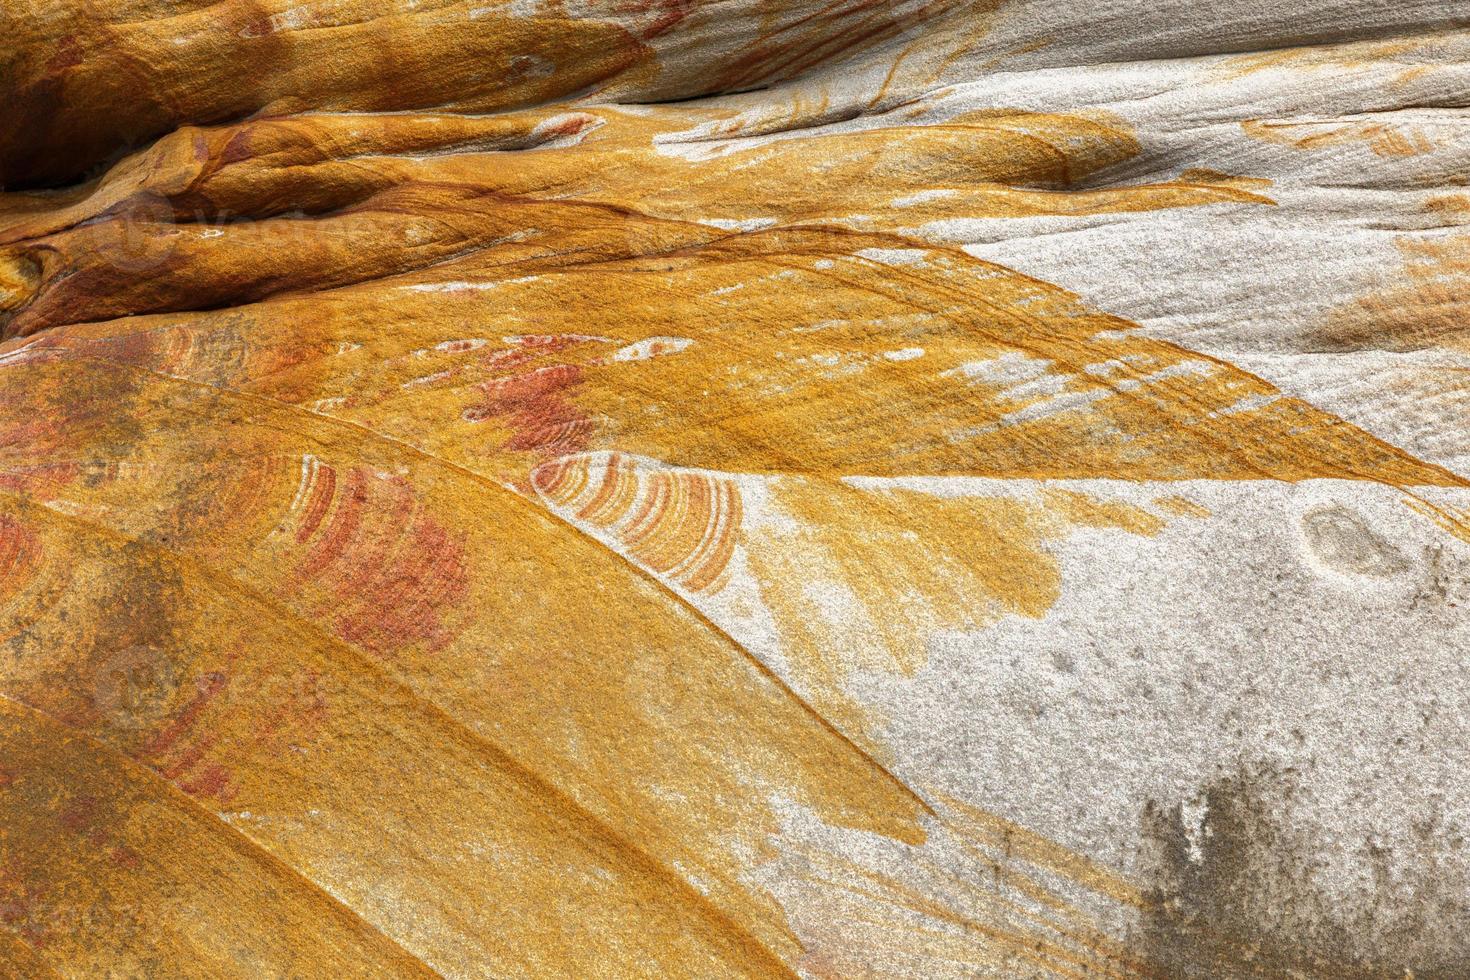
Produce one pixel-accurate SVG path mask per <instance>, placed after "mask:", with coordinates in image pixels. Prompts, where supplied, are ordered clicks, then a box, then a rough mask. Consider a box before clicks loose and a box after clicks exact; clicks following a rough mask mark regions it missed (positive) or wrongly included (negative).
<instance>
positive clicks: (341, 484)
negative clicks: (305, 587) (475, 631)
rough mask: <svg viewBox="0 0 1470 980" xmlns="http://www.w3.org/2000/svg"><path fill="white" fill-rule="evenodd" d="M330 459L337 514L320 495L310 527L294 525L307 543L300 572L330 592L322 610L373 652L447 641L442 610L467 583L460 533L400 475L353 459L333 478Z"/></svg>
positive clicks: (323, 481) (330, 499)
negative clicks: (318, 510)
mask: <svg viewBox="0 0 1470 980" xmlns="http://www.w3.org/2000/svg"><path fill="white" fill-rule="evenodd" d="M330 469H331V467H329V466H327V465H325V464H323V465H322V466H321V467H320V472H319V474H318V478H317V483H318V486H319V487H322V488H326V489H323V490H322V491H321V498H322V499H323V500H325V501H326V503H324V504H321V505H320V506H321V507H322V509H323V510H328V509H329V510H330V517H328V518H327V519H325V520H323V519H322V517H321V516H320V515H318V514H316V513H315V510H316V508H317V506H318V504H317V501H316V500H315V499H314V500H312V501H311V502H309V503H308V510H307V512H306V516H305V518H304V520H303V523H302V525H301V529H302V530H306V533H304V534H303V533H301V530H298V533H297V541H298V543H302V544H307V548H306V554H305V555H303V556H302V558H301V560H300V562H299V563H298V565H297V569H296V578H297V581H298V582H301V583H310V584H311V585H313V586H314V587H316V588H317V589H320V590H321V591H322V592H323V593H324V594H325V596H327V597H328V598H327V599H326V600H325V601H321V602H318V603H317V614H318V615H319V616H322V617H324V618H330V620H331V621H332V624H333V630H334V632H335V633H336V635H337V636H338V637H339V638H340V639H342V640H345V641H346V642H348V643H351V644H353V645H355V646H359V647H362V648H363V649H365V650H368V651H371V652H373V653H376V654H390V653H392V652H394V651H396V650H399V649H402V648H403V647H407V646H411V645H414V644H418V643H422V644H424V645H426V646H427V647H428V648H429V649H430V650H438V649H442V648H443V647H444V646H445V645H446V644H448V643H449V641H450V640H451V639H452V638H453V636H452V632H451V631H450V630H449V629H448V628H447V627H446V626H445V624H444V622H443V620H442V618H441V613H442V611H443V610H444V609H446V608H449V607H452V606H454V605H456V604H458V603H459V602H461V601H462V600H463V599H464V598H465V596H466V595H467V593H468V577H467V575H466V572H465V569H464V550H463V547H462V545H461V544H460V542H459V540H458V539H457V538H456V537H455V536H453V535H451V534H450V533H449V532H448V531H446V530H445V528H444V526H443V525H442V524H440V523H439V522H438V521H437V520H435V519H434V518H433V517H432V516H431V515H430V514H428V513H426V512H425V511H424V508H423V505H422V502H421V501H420V500H419V499H418V496H417V494H416V493H415V492H414V489H413V487H412V485H411V484H410V483H409V482H408V481H407V480H405V479H403V478H402V477H398V476H386V475H382V474H377V473H374V472H372V471H371V470H369V469H367V468H366V467H354V468H353V469H351V470H349V471H347V473H346V475H345V476H344V477H342V478H341V479H340V480H338V479H336V478H333V479H332V480H331V481H328V479H327V478H326V473H327V471H329V470H330ZM315 496H316V495H315V494H314V497H315Z"/></svg>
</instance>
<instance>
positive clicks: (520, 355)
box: [463, 334, 600, 460]
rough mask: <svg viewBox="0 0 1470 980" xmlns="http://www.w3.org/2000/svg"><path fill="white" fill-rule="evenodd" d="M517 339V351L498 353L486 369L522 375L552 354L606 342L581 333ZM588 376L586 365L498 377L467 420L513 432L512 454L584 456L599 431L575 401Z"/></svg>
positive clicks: (488, 359)
mask: <svg viewBox="0 0 1470 980" xmlns="http://www.w3.org/2000/svg"><path fill="white" fill-rule="evenodd" d="M517 340H518V343H519V346H518V347H517V348H515V349H513V350H502V351H496V352H495V353H493V354H491V355H489V356H487V357H486V358H485V359H484V362H483V363H484V365H485V366H486V367H488V368H490V369H492V370H495V371H497V372H509V371H516V370H518V369H520V368H523V367H530V366H531V365H532V364H535V363H537V362H538V361H542V360H543V359H544V358H545V356H546V355H548V354H553V353H556V352H559V351H563V350H566V349H567V348H569V347H572V346H575V345H577V344H582V343H588V342H600V338H594V337H584V336H580V335H575V334H562V335H555V334H551V335H542V336H527V337H520V338H517ZM583 376H584V368H583V367H582V366H581V365H577V364H564V363H553V364H541V365H540V366H538V367H534V368H532V369H531V370H528V371H523V372H521V373H518V374H509V375H504V376H501V377H497V378H492V379H490V380H489V381H485V382H483V383H482V384H480V385H479V386H478V387H479V390H480V392H481V393H482V394H483V395H484V400H483V401H481V402H480V404H478V405H474V406H471V407H470V408H467V409H465V411H464V414H463V418H464V419H465V421H467V422H484V421H487V420H489V419H495V420H497V421H499V422H501V423H502V424H504V425H505V426H506V427H508V428H509V429H510V430H511V431H510V435H509V436H508V437H507V438H506V440H505V442H504V443H503V444H502V445H501V449H503V450H506V451H508V452H532V453H535V454H536V455H537V456H538V457H539V458H541V459H543V460H544V459H551V458H555V457H557V456H565V455H568V454H570V453H575V452H581V451H582V450H584V449H586V448H587V447H588V445H589V444H590V442H591V437H592V433H593V430H594V428H595V423H594V422H593V421H592V420H591V419H589V418H587V417H586V416H584V415H583V414H582V413H581V411H580V410H579V409H578V408H577V406H576V405H575V404H574V402H573V400H572V398H571V393H572V392H573V391H574V390H575V389H576V388H577V386H578V385H580V384H581V383H582V380H583Z"/></svg>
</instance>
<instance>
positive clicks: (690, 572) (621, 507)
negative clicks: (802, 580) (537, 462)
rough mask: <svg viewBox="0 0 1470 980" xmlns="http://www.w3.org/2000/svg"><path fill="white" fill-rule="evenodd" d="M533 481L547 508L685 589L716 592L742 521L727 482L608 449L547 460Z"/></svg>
mask: <svg viewBox="0 0 1470 980" xmlns="http://www.w3.org/2000/svg"><path fill="white" fill-rule="evenodd" d="M532 483H533V485H534V486H535V488H536V490H537V491H538V492H539V493H541V495H542V496H543V497H544V498H545V499H546V500H547V501H548V503H550V504H551V505H552V506H554V507H556V508H558V509H559V510H561V511H564V512H566V513H567V514H568V516H570V517H571V518H572V519H574V520H575V521H576V522H578V523H582V522H585V523H586V524H587V525H589V526H590V527H592V528H594V529H595V530H596V531H597V532H599V533H601V534H604V535H606V536H608V537H609V538H611V539H612V540H613V542H615V545H616V546H617V547H618V549H619V550H620V551H623V552H625V553H626V554H628V555H629V556H630V557H632V558H633V559H634V560H636V561H638V562H639V563H640V564H642V565H644V566H645V567H647V568H649V569H651V570H653V571H654V572H656V573H659V574H660V575H663V576H666V577H667V578H668V579H669V580H670V581H672V582H675V583H677V584H678V585H680V586H682V587H684V588H687V589H688V590H690V591H691V592H696V593H698V592H704V591H706V590H712V589H713V590H714V591H718V585H719V584H720V583H721V582H722V577H723V576H724V574H725V571H726V569H727V568H728V566H729V563H730V559H731V557H732V556H733V554H734V552H735V543H736V539H737V537H738V530H739V528H740V523H741V518H742V513H741V500H740V490H739V488H738V487H737V486H736V485H735V483H734V482H733V481H731V480H729V479H722V478H720V477H719V476H716V475H713V474H707V473H695V472H688V471H678V472H675V471H667V470H661V469H658V468H656V467H649V466H646V465H642V464H640V463H639V462H638V461H635V460H630V459H627V458H625V457H622V456H620V455H618V454H617V453H613V454H610V455H608V456H605V457H588V456H573V457H568V458H565V459H562V460H559V461H557V462H556V463H551V464H547V465H546V466H543V467H541V468H539V469H537V470H536V472H535V473H534V474H533V476H532Z"/></svg>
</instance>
